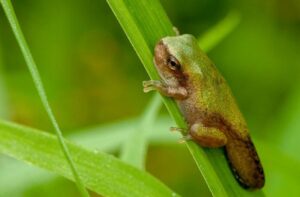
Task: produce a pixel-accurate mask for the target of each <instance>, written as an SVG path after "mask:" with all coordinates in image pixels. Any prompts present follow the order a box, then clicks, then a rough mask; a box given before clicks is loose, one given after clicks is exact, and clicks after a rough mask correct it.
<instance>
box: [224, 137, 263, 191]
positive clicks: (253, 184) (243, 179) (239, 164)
mask: <svg viewBox="0 0 300 197" xmlns="http://www.w3.org/2000/svg"><path fill="white" fill-rule="evenodd" d="M225 150H226V155H227V158H228V161H229V164H230V167H231V170H232V171H233V173H234V175H235V177H236V179H237V180H238V182H239V183H240V185H241V186H242V187H244V188H246V189H260V188H262V187H263V186H264V184H265V176H264V171H263V168H262V165H261V163H260V160H259V157H258V155H257V152H256V150H255V147H254V145H253V143H252V141H251V139H250V137H248V138H247V139H246V140H245V139H241V138H239V137H238V136H229V138H228V143H227V144H226V147H225Z"/></svg>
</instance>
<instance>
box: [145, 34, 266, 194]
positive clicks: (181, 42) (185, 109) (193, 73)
mask: <svg viewBox="0 0 300 197" xmlns="http://www.w3.org/2000/svg"><path fill="white" fill-rule="evenodd" d="M154 53H155V55H154V63H155V66H156V68H157V70H158V73H159V75H160V77H161V80H160V81H159V80H150V81H144V83H143V85H144V91H145V92H149V91H152V90H157V91H159V92H160V93H161V94H162V95H164V96H167V97H171V98H173V99H175V101H176V102H177V104H178V106H179V108H180V110H181V112H182V114H183V116H184V117H185V120H186V122H187V125H188V132H187V133H188V134H187V136H186V138H189V139H192V140H194V141H195V142H197V143H198V144H199V145H201V146H202V147H209V148H218V147H224V148H225V153H226V156H227V160H228V162H229V164H230V167H231V170H232V172H233V173H234V175H235V177H236V179H237V180H238V182H239V183H240V184H241V185H242V186H243V187H244V188H249V189H259V188H262V187H263V186H264V183H265V177H264V172H263V168H262V165H261V163H260V160H259V157H258V154H257V152H256V150H255V147H254V145H253V143H252V141H251V138H250V136H249V132H248V128H247V124H246V122H245V120H244V118H243V115H242V114H241V112H240V110H239V108H238V106H237V104H236V102H235V99H234V97H233V96H232V93H231V90H230V88H229V86H228V85H227V83H226V81H225V79H224V78H223V76H222V75H221V74H220V72H219V71H218V70H217V68H216V67H215V65H214V63H213V62H212V61H211V60H210V59H209V58H208V57H207V55H206V54H205V53H204V52H203V51H202V50H201V49H200V48H199V46H198V42H197V40H196V39H195V38H194V37H193V36H192V35H188V34H185V35H180V36H172V37H165V38H162V39H161V40H160V41H159V42H158V43H157V45H156V47H155V50H154Z"/></svg>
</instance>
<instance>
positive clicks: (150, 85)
mask: <svg viewBox="0 0 300 197" xmlns="http://www.w3.org/2000/svg"><path fill="white" fill-rule="evenodd" d="M143 87H144V89H143V90H144V92H145V93H147V92H150V91H153V90H158V91H159V90H162V89H164V85H163V83H162V82H161V81H158V80H149V81H143Z"/></svg>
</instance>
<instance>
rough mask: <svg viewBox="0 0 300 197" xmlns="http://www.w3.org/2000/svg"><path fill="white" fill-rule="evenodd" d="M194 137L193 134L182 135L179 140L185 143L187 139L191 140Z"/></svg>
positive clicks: (180, 142)
mask: <svg viewBox="0 0 300 197" xmlns="http://www.w3.org/2000/svg"><path fill="white" fill-rule="evenodd" d="M192 139H193V137H192V136H191V135H186V136H183V137H181V138H180V139H179V140H178V143H179V144H183V143H185V142H186V141H189V140H192Z"/></svg>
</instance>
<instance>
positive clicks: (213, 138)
mask: <svg viewBox="0 0 300 197" xmlns="http://www.w3.org/2000/svg"><path fill="white" fill-rule="evenodd" d="M190 135H191V136H192V139H193V140H195V141H196V142H197V143H199V144H200V145H201V146H203V147H211V148H217V147H221V146H224V145H225V144H226V143H227V138H226V136H225V134H224V133H223V132H222V131H220V130H219V129H217V128H213V127H204V126H203V125H202V124H201V123H195V124H193V125H192V126H191V128H190Z"/></svg>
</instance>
